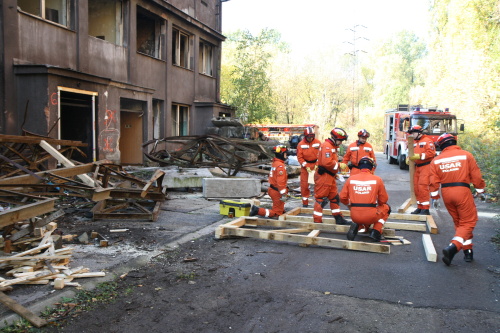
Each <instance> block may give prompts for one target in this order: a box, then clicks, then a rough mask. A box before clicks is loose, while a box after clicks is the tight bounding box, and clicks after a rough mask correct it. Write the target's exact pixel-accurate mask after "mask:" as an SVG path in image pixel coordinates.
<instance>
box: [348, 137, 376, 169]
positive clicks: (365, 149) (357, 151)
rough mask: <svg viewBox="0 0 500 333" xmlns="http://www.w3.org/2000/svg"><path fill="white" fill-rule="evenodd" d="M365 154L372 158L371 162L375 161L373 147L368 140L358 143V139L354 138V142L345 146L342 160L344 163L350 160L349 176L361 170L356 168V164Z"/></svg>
mask: <svg viewBox="0 0 500 333" xmlns="http://www.w3.org/2000/svg"><path fill="white" fill-rule="evenodd" d="M365 156H367V157H370V158H371V159H373V162H375V163H376V162H377V159H376V158H375V152H374V151H373V147H372V145H371V144H369V143H368V142H365V143H360V142H359V141H358V140H356V141H355V142H353V143H351V144H350V145H349V147H347V152H346V153H345V155H344V159H343V160H342V162H343V163H346V164H347V163H349V162H351V165H352V169H351V177H352V176H354V175H357V174H358V173H360V172H361V170H359V168H358V164H359V160H360V159H362V158H363V157H365ZM373 171H375V169H373Z"/></svg>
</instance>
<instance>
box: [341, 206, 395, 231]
mask: <svg viewBox="0 0 500 333" xmlns="http://www.w3.org/2000/svg"><path fill="white" fill-rule="evenodd" d="M350 211H351V219H352V221H353V222H354V223H357V224H359V225H360V226H361V225H363V226H365V228H366V229H367V230H368V229H369V228H370V225H372V224H373V229H375V230H377V231H378V232H380V233H382V229H383V227H384V224H385V221H387V219H388V218H389V205H387V204H383V205H380V206H378V207H351V208H350Z"/></svg>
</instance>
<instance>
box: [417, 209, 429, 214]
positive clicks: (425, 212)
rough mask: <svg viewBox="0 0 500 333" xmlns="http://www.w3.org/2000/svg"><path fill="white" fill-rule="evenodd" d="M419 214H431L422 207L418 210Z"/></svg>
mask: <svg viewBox="0 0 500 333" xmlns="http://www.w3.org/2000/svg"><path fill="white" fill-rule="evenodd" d="M420 215H431V213H430V212H429V210H428V209H422V210H420Z"/></svg>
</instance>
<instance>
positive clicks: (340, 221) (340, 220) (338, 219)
mask: <svg viewBox="0 0 500 333" xmlns="http://www.w3.org/2000/svg"><path fill="white" fill-rule="evenodd" d="M333 217H334V218H335V223H336V224H338V225H346V224H349V222H347V220H346V219H345V218H344V217H343V216H342V215H334V216H333Z"/></svg>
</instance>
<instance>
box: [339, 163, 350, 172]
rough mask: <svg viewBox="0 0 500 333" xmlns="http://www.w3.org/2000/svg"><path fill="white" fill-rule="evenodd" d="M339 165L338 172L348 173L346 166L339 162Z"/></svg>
mask: <svg viewBox="0 0 500 333" xmlns="http://www.w3.org/2000/svg"><path fill="white" fill-rule="evenodd" d="M339 165H340V171H342V172H347V171H349V167H348V166H347V164H345V163H342V162H341V163H340V164H339Z"/></svg>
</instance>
